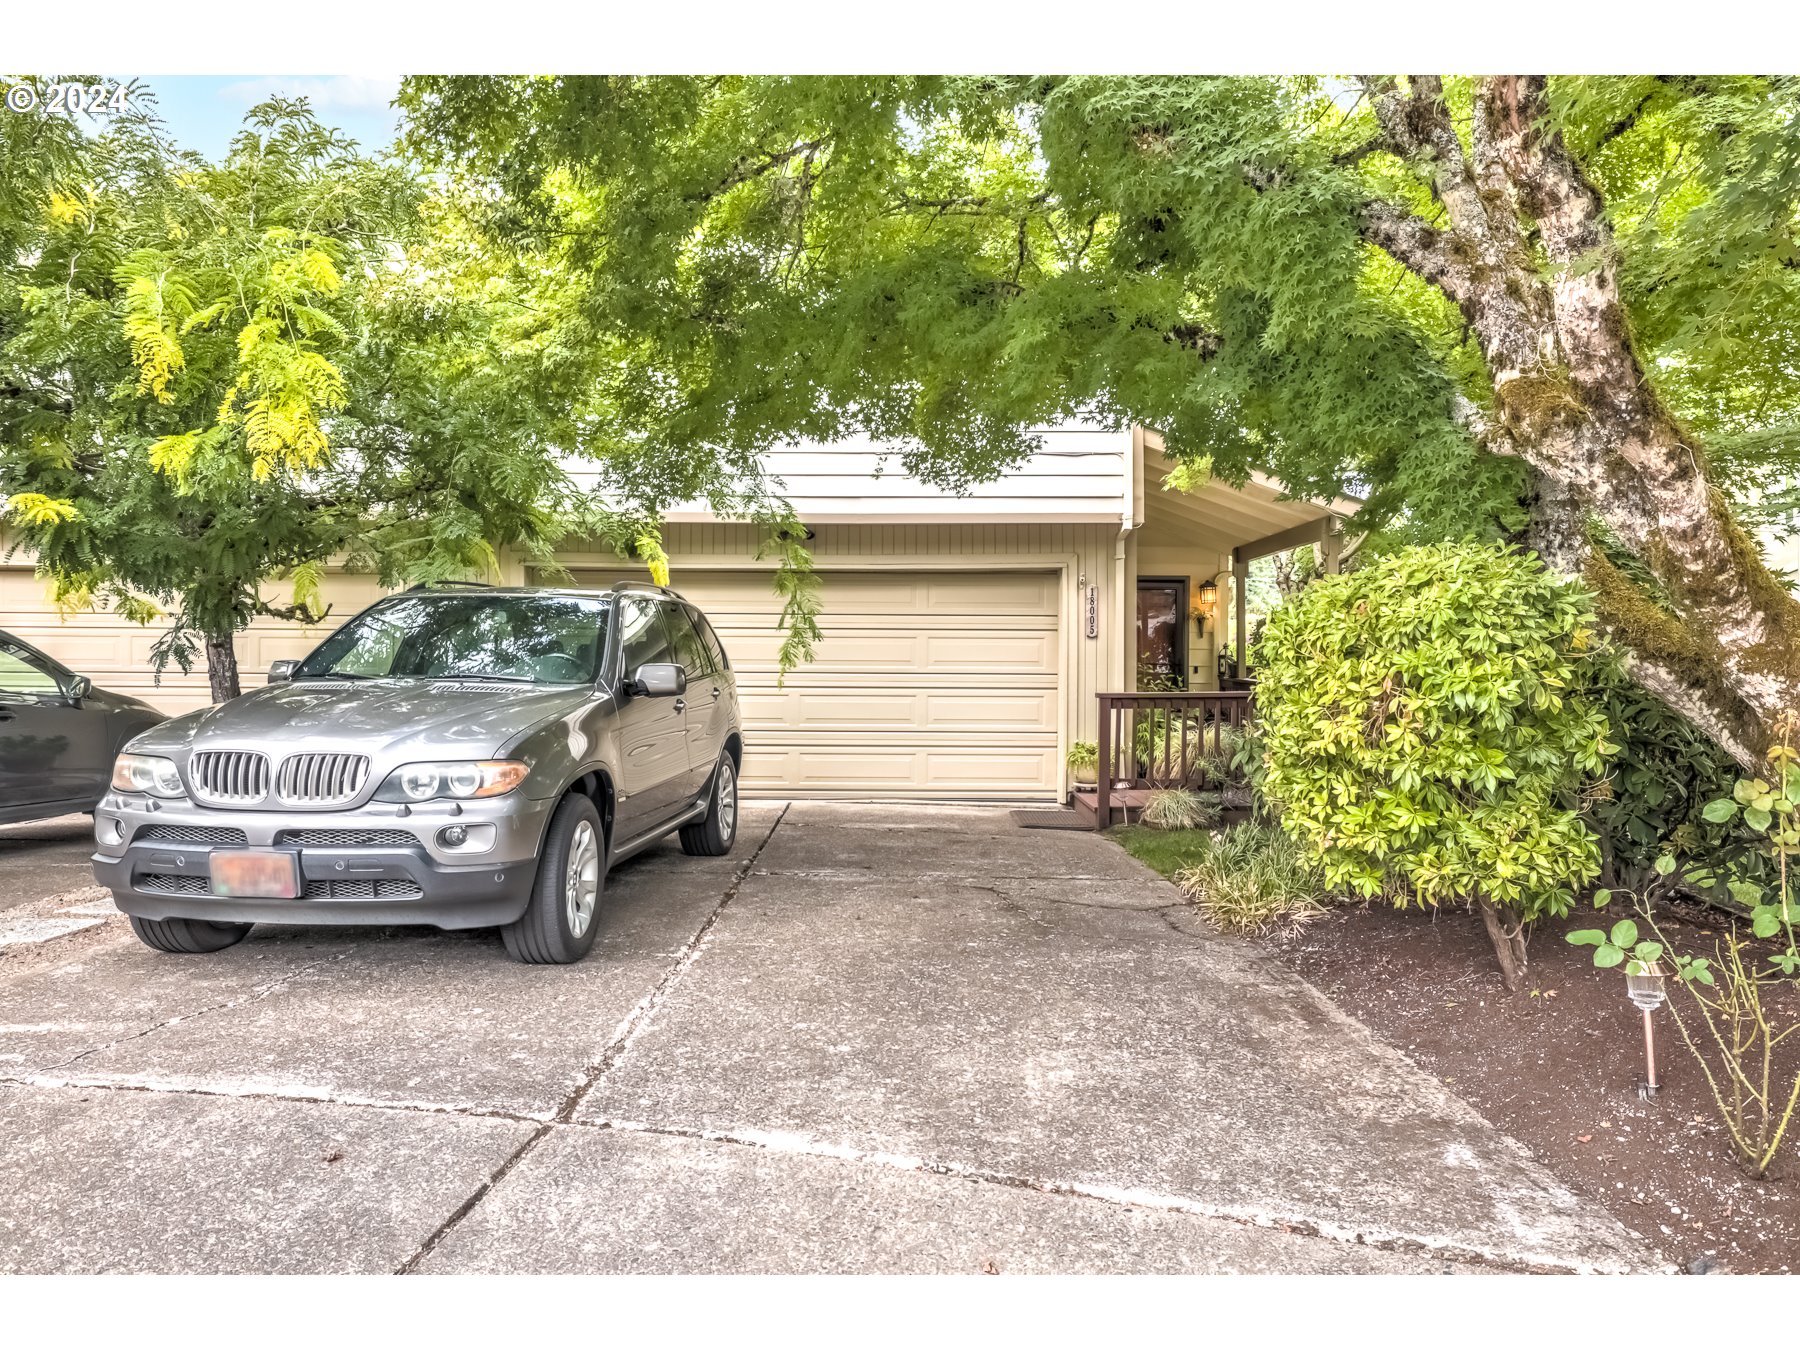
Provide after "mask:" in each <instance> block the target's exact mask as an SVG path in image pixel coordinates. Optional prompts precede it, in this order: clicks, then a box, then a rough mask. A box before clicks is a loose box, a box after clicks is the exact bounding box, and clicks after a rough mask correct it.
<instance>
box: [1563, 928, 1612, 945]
mask: <svg viewBox="0 0 1800 1350" xmlns="http://www.w3.org/2000/svg"><path fill="white" fill-rule="evenodd" d="M1563 941H1564V942H1567V943H1570V944H1572V945H1573V946H1576V947H1598V946H1599V945H1600V944H1601V943H1603V942H1605V941H1606V934H1605V933H1603V932H1601V931H1600V930H1599V929H1598V928H1577V929H1576V930H1575V931H1574V932H1573V933H1570V934H1568V935H1567V936H1566V937H1564V938H1563Z"/></svg>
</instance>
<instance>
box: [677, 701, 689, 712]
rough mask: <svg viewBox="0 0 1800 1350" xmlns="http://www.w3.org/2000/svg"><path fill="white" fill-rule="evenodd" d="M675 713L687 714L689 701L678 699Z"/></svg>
mask: <svg viewBox="0 0 1800 1350" xmlns="http://www.w3.org/2000/svg"><path fill="white" fill-rule="evenodd" d="M675 711H676V712H686V711H687V700H686V699H685V698H678V699H676V700H675Z"/></svg>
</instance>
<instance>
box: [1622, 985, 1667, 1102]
mask: <svg viewBox="0 0 1800 1350" xmlns="http://www.w3.org/2000/svg"><path fill="white" fill-rule="evenodd" d="M1634 971H1635V973H1633V972H1634ZM1625 993H1626V995H1627V996H1628V997H1629V998H1630V999H1631V1001H1632V1002H1633V1003H1635V1004H1636V1005H1637V1006H1638V1007H1639V1008H1640V1009H1641V1010H1642V1011H1643V1014H1644V1081H1643V1083H1642V1084H1641V1085H1640V1086H1639V1088H1638V1096H1640V1097H1642V1098H1644V1099H1645V1100H1646V1101H1654V1100H1655V1098H1656V1031H1655V1028H1654V1027H1652V1026H1651V1023H1650V1014H1651V1013H1653V1012H1655V1011H1656V1010H1657V1009H1658V1008H1660V1007H1662V1005H1663V1001H1664V1000H1665V999H1667V998H1668V996H1669V993H1668V989H1667V988H1666V985H1665V981H1664V979H1663V970H1662V967H1661V966H1659V965H1657V964H1656V962H1654V961H1644V962H1638V961H1633V962H1632V963H1631V966H1629V967H1627V969H1626V974H1625Z"/></svg>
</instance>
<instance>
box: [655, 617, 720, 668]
mask: <svg viewBox="0 0 1800 1350" xmlns="http://www.w3.org/2000/svg"><path fill="white" fill-rule="evenodd" d="M664 612H665V613H666V614H667V616H668V620H669V635H670V637H671V638H672V639H673V642H674V651H675V660H676V661H678V662H680V663H681V668H682V669H683V670H685V671H687V677H688V681H689V683H692V684H698V683H699V682H700V681H701V680H702V679H704V678H705V677H706V676H708V675H710V674H711V673H712V656H711V655H710V654H709V653H708V652H707V650H706V644H705V643H703V642H701V641H700V635H699V634H698V633H696V632H695V631H694V624H693V621H692V620H691V619H689V618H688V612H687V610H686V609H685V608H684V607H683V606H681V605H668V606H665V608H664Z"/></svg>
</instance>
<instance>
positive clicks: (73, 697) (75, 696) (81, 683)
mask: <svg viewBox="0 0 1800 1350" xmlns="http://www.w3.org/2000/svg"><path fill="white" fill-rule="evenodd" d="M93 692H94V682H93V681H92V680H90V679H89V678H88V677H87V676H85V675H77V676H76V677H75V678H74V679H72V680H70V681H69V683H68V684H67V685H65V686H64V687H63V694H64V695H65V696H66V697H67V698H68V700H69V702H71V703H80V702H81V701H82V700H83V699H84V698H86V697H87V696H88V695H89V694H91V693H93Z"/></svg>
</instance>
